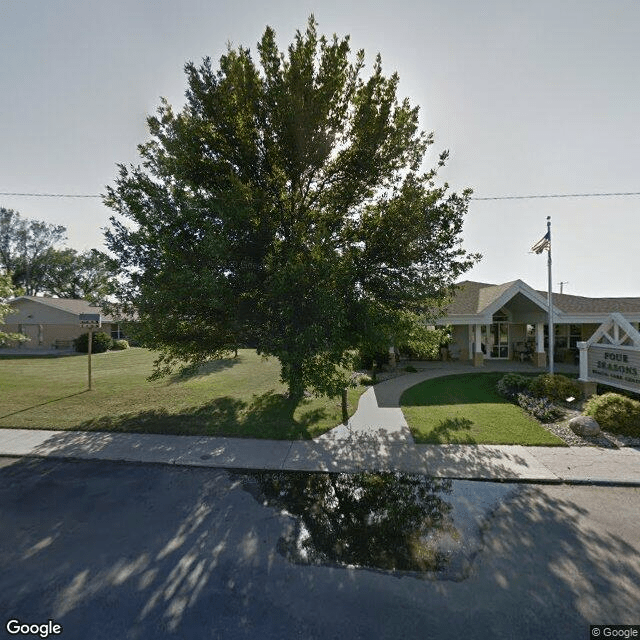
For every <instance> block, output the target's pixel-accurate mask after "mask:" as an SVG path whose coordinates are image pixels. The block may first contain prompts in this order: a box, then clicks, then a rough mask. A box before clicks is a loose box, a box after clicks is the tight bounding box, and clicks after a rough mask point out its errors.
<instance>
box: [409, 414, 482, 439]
mask: <svg viewBox="0 0 640 640" xmlns="http://www.w3.org/2000/svg"><path fill="white" fill-rule="evenodd" d="M472 426H473V421H472V420H469V418H447V419H446V420H442V421H441V422H440V423H439V424H438V426H437V427H436V428H435V429H433V430H432V431H431V432H429V433H428V434H426V435H421V436H420V437H419V440H420V442H421V443H427V444H450V443H452V442H454V443H455V444H478V443H477V441H476V440H475V439H474V438H473V437H472V436H471V435H469V434H465V433H459V432H460V431H463V430H465V429H466V430H469V429H471V427H472Z"/></svg>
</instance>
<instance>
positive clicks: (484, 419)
mask: <svg viewBox="0 0 640 640" xmlns="http://www.w3.org/2000/svg"><path fill="white" fill-rule="evenodd" d="M503 375H504V374H502V373H469V374H464V375H453V376H445V377H443V378H435V379H433V380H427V381H425V382H422V383H421V384H418V385H416V386H415V387H411V389H407V391H405V392H404V393H403V394H402V397H401V399H400V404H401V406H402V411H403V413H404V415H405V418H406V420H407V423H408V424H409V427H410V428H411V432H412V433H413V437H414V439H415V441H416V442H419V443H429V444H522V445H557V446H566V445H565V443H564V442H563V441H562V440H560V439H559V438H557V437H556V436H554V435H553V434H551V433H549V432H548V431H547V430H546V429H544V428H543V427H542V426H540V424H539V423H538V422H537V420H535V419H534V418H532V417H530V416H529V415H528V414H527V413H525V411H523V410H522V409H521V408H520V407H518V406H516V405H513V404H511V403H509V402H507V401H506V400H505V399H504V398H502V397H501V396H500V395H498V393H497V392H496V390H495V386H496V383H497V382H498V380H500V378H501V377H502V376H503Z"/></svg>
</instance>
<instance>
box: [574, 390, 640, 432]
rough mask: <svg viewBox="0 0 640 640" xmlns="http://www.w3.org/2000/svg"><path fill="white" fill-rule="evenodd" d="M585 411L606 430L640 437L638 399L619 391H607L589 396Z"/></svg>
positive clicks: (639, 403) (639, 404) (639, 405)
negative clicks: (627, 396) (599, 394)
mask: <svg viewBox="0 0 640 640" xmlns="http://www.w3.org/2000/svg"><path fill="white" fill-rule="evenodd" d="M584 412H585V414H586V415H588V416H591V417H592V418H594V419H595V420H596V421H597V422H598V424H599V425H600V427H601V428H602V429H605V430H606V431H611V433H619V434H622V435H625V436H634V437H640V402H638V401H637V400H632V399H631V398H626V397H625V396H622V395H620V394H619V393H605V394H604V395H602V396H593V397H592V398H589V400H588V401H587V404H586V405H585V410H584Z"/></svg>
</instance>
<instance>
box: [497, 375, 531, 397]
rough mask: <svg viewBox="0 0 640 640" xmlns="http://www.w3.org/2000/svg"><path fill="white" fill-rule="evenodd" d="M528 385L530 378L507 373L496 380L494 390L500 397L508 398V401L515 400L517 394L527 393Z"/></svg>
mask: <svg viewBox="0 0 640 640" xmlns="http://www.w3.org/2000/svg"><path fill="white" fill-rule="evenodd" d="M530 384H531V378H528V377H527V376H522V375H520V374H519V373H507V374H506V375H505V376H502V378H500V380H498V384H497V385H496V390H497V391H498V393H499V394H500V395H501V396H504V397H505V398H509V400H515V399H516V396H517V395H518V394H519V393H526V392H527V391H529V385H530Z"/></svg>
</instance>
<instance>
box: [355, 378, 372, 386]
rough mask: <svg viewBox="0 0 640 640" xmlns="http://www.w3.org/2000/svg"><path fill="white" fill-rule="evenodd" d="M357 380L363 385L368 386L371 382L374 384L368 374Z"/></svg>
mask: <svg viewBox="0 0 640 640" xmlns="http://www.w3.org/2000/svg"><path fill="white" fill-rule="evenodd" d="M358 382H359V383H360V384H361V385H362V386H364V387H368V386H370V385H372V384H375V382H374V380H373V378H371V377H370V376H362V377H360V378H359V380H358Z"/></svg>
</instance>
